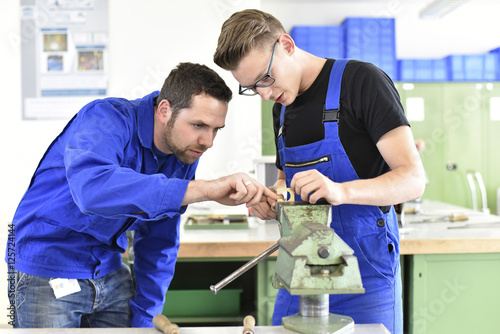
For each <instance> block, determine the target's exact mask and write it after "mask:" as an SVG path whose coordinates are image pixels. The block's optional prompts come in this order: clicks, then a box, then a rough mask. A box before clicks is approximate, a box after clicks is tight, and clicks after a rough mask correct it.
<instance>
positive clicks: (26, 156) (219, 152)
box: [0, 0, 500, 324]
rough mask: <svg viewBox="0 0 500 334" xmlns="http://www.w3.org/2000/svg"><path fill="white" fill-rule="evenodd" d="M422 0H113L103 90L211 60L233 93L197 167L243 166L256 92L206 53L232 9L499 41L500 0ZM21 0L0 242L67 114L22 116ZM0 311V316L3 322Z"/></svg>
mask: <svg viewBox="0 0 500 334" xmlns="http://www.w3.org/2000/svg"><path fill="white" fill-rule="evenodd" d="M96 1H99V0H96ZM426 2H428V1H423V0H416V1H410V0H400V1H394V0H388V1H382V0H374V1H368V0H353V1H326V0H324V1H319V0H316V1H305V0H304V1H298V0H289V1H284V0H189V1H182V0H144V1H137V0H135V1H134V0H109V38H110V42H109V64H108V65H109V78H110V80H109V94H110V95H113V96H122V97H129V98H136V97H140V96H142V95H145V94H147V93H148V92H150V91H152V90H156V89H160V88H161V85H162V82H163V79H164V77H165V76H166V75H167V74H168V72H169V71H170V69H172V68H173V67H174V66H175V65H176V64H177V63H179V62H181V61H192V62H200V63H204V64H207V65H208V66H210V67H212V68H214V69H215V70H217V71H218V73H220V74H221V76H223V78H224V79H225V80H226V82H227V83H228V85H230V87H232V88H233V89H234V90H233V92H234V94H235V97H234V99H233V101H232V102H231V104H230V111H229V115H228V118H227V120H226V128H225V129H224V130H223V131H222V132H221V133H220V134H219V136H218V137H217V139H216V141H215V146H214V147H213V148H212V149H211V150H209V151H208V152H207V154H205V155H204V157H203V158H202V161H201V163H200V169H199V172H198V177H199V178H214V177H217V176H221V175H225V174H229V173H232V172H236V171H244V172H248V171H249V170H250V169H252V168H253V166H252V159H253V158H254V157H256V156H257V155H258V154H259V152H260V131H259V129H260V101H259V99H258V98H248V97H240V96H238V95H237V92H236V88H237V83H236V81H235V80H234V79H233V78H232V77H231V76H230V74H228V73H226V72H224V71H222V70H220V69H219V68H217V67H216V66H215V64H213V62H212V55H213V51H214V49H215V46H216V41H217V37H218V33H219V30H220V26H221V24H222V22H223V21H224V20H225V19H226V18H227V17H228V16H229V15H230V13H231V12H234V11H237V10H240V9H243V8H262V9H263V10H266V11H269V12H271V13H272V14H273V15H275V16H276V17H277V18H278V19H280V20H282V22H283V24H284V25H285V28H286V29H290V28H291V27H292V26H293V25H296V24H309V25H311V24H339V23H340V22H342V20H343V19H344V18H345V17H347V16H385V17H396V18H397V21H396V22H397V24H396V28H397V54H398V57H400V58H403V57H406V58H409V57H441V56H444V55H447V54H450V53H476V52H486V51H488V50H490V49H492V48H494V47H498V46H500V34H498V33H496V32H498V31H500V20H498V13H500V4H499V3H496V2H495V1H492V0H471V1H470V2H469V3H468V4H466V5H464V7H463V8H461V9H458V10H457V11H456V12H454V13H453V14H452V15H450V16H449V17H448V18H445V19H443V20H440V21H422V20H419V19H418V17H417V12H418V10H419V9H420V8H422V7H423V5H425V3H426ZM19 4H20V2H19V0H8V1H7V0H0V73H1V77H0V92H1V93H0V94H1V95H0V96H1V98H0V143H1V145H2V146H1V152H2V160H1V163H0V189H1V190H0V236H1V237H2V240H0V249H3V247H4V246H3V245H4V244H5V242H4V239H5V236H6V234H7V227H6V224H7V223H8V222H10V221H11V219H12V216H13V214H14V211H15V208H16V206H17V204H18V202H19V200H20V198H21V197H22V195H23V193H24V191H25V189H26V187H27V186H28V183H29V180H30V177H31V175H32V173H33V171H34V169H35V167H36V166H37V164H38V161H39V159H40V157H41V156H42V154H43V152H44V151H45V149H46V147H47V146H48V145H49V143H50V142H51V141H52V139H53V138H54V137H55V136H56V135H57V134H58V133H59V132H60V130H61V129H62V128H63V126H64V124H65V123H66V120H59V121H23V120H22V116H21V81H20V76H21V68H20V45H19V38H20V37H22V36H20V21H19V17H20V13H19ZM75 112H76V110H75ZM2 226H4V227H2ZM0 253H1V252H0ZM1 258H3V255H2V256H1ZM0 268H1V266H0ZM2 272H4V271H3V270H1V269H0V273H2ZM1 275H3V274H0V278H1V277H3V276H1ZM5 284H6V280H4V279H0V291H6V286H5ZM0 296H2V297H0V309H4V310H5V309H6V306H5V308H4V307H3V306H4V305H6V301H5V302H3V296H4V293H3V292H1V293H0ZM3 313H6V312H0V324H1V323H6V322H7V320H6V319H3V317H4V314H3Z"/></svg>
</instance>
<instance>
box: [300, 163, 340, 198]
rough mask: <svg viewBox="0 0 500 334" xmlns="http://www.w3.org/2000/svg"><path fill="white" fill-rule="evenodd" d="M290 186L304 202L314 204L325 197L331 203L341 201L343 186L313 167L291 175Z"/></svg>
mask: <svg viewBox="0 0 500 334" xmlns="http://www.w3.org/2000/svg"><path fill="white" fill-rule="evenodd" d="M290 188H291V189H292V190H293V191H294V192H295V194H297V195H300V197H301V198H302V200H303V201H304V202H309V203H311V204H315V203H316V202H318V200H320V199H325V200H326V201H327V202H328V203H330V204H332V205H340V204H342V203H343V196H344V195H343V191H344V189H343V186H342V184H340V183H335V182H333V181H332V180H330V179H329V178H328V177H326V176H324V175H323V174H321V173H320V172H318V171H317V170H315V169H311V170H307V171H304V172H299V173H297V174H295V175H294V176H293V179H292V182H291V183H290Z"/></svg>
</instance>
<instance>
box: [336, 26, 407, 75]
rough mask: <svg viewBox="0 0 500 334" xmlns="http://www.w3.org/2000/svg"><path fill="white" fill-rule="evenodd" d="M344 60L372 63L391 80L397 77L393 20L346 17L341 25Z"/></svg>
mask: <svg viewBox="0 0 500 334" xmlns="http://www.w3.org/2000/svg"><path fill="white" fill-rule="evenodd" d="M342 26H343V27H344V33H345V54H344V56H345V57H346V58H350V59H357V60H362V61H366V62H369V63H372V64H374V65H376V66H378V67H379V68H381V69H382V70H383V71H384V72H385V73H387V75H389V76H390V77H391V78H392V79H393V80H396V79H397V77H398V75H397V59H396V38H395V36H396V34H395V21H394V19H393V18H368V17H348V18H346V19H345V20H344V22H343V23H342Z"/></svg>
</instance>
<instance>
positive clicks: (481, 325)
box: [407, 254, 500, 334]
mask: <svg viewBox="0 0 500 334" xmlns="http://www.w3.org/2000/svg"><path fill="white" fill-rule="evenodd" d="M409 267H410V268H409V276H410V277H409V284H408V288H407V289H408V290H409V291H408V293H409V298H408V300H409V323H408V333H410V334H438V333H439V334H443V333H454V334H461V333H463V334H470V333H498V329H499V328H500V317H499V316H498V315H499V313H498V311H499V310H500V289H498V277H499V276H500V254H446V255H413V256H410V261H409Z"/></svg>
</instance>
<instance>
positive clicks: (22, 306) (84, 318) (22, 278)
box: [14, 265, 135, 328]
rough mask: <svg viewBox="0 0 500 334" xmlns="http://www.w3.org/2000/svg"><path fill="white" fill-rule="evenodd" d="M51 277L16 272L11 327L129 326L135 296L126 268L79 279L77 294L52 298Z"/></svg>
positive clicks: (128, 271)
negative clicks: (13, 312)
mask: <svg viewBox="0 0 500 334" xmlns="http://www.w3.org/2000/svg"><path fill="white" fill-rule="evenodd" d="M51 279H52V278H51V277H40V276H33V275H29V274H25V273H22V272H18V273H17V282H16V320H15V323H14V328H79V327H87V328H88V327H130V319H131V317H132V314H131V311H130V306H129V300H130V299H131V298H132V297H133V296H134V294H135V288H134V284H133V282H132V276H131V273H130V268H129V267H127V266H125V265H124V266H123V267H121V268H120V269H119V270H117V271H115V272H112V273H110V274H108V275H105V276H103V277H101V278H97V279H79V280H78V284H79V285H80V289H81V291H79V292H76V293H73V294H70V295H67V296H64V297H61V298H59V299H56V297H55V296H54V291H53V290H52V288H51V287H50V286H49V281H50V280H51Z"/></svg>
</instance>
